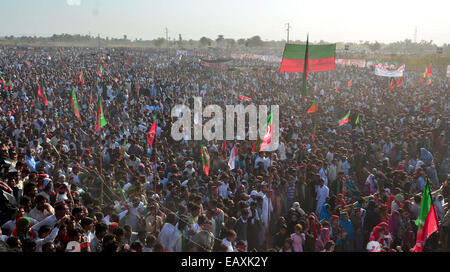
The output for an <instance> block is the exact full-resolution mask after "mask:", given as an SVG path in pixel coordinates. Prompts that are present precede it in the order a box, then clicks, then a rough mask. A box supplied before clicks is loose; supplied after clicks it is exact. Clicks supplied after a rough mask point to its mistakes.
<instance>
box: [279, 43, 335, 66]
mask: <svg viewBox="0 0 450 272" xmlns="http://www.w3.org/2000/svg"><path fill="white" fill-rule="evenodd" d="M335 54H336V44H318V45H310V44H309V41H308V72H309V73H310V72H321V71H331V70H334V69H335V66H336V65H335ZM305 55H306V44H286V45H285V47H284V52H283V58H282V60H281V67H280V73H303V70H304V68H305Z"/></svg>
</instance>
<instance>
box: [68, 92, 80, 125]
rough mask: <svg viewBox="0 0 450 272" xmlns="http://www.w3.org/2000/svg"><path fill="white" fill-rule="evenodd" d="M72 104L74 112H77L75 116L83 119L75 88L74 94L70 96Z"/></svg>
mask: <svg viewBox="0 0 450 272" xmlns="http://www.w3.org/2000/svg"><path fill="white" fill-rule="evenodd" d="M70 104H71V105H72V108H73V113H74V114H75V116H76V117H78V119H80V120H81V116H80V111H79V110H78V100H77V96H76V94H75V90H74V89H73V88H72V96H71V98H70Z"/></svg>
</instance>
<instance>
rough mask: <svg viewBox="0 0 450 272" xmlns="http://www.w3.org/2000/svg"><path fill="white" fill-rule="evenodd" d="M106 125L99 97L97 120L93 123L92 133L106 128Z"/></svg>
mask: <svg viewBox="0 0 450 272" xmlns="http://www.w3.org/2000/svg"><path fill="white" fill-rule="evenodd" d="M107 124H108V123H107V122H106V119H105V116H104V114H103V108H102V100H101V99H100V96H99V97H98V101H97V120H96V122H95V130H94V133H97V131H98V130H99V129H100V128H102V127H104V126H106V125H107Z"/></svg>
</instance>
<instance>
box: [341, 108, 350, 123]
mask: <svg viewBox="0 0 450 272" xmlns="http://www.w3.org/2000/svg"><path fill="white" fill-rule="evenodd" d="M349 119H350V111H348V113H347V114H346V115H345V116H344V117H342V119H341V120H339V126H343V125H345V124H347V123H348V121H349Z"/></svg>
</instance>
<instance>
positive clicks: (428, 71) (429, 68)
mask: <svg viewBox="0 0 450 272" xmlns="http://www.w3.org/2000/svg"><path fill="white" fill-rule="evenodd" d="M431 64H432V63H431V62H430V67H428V69H427V77H431V74H432V72H431Z"/></svg>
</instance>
